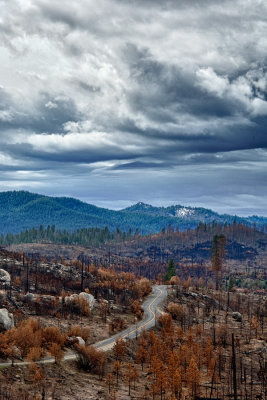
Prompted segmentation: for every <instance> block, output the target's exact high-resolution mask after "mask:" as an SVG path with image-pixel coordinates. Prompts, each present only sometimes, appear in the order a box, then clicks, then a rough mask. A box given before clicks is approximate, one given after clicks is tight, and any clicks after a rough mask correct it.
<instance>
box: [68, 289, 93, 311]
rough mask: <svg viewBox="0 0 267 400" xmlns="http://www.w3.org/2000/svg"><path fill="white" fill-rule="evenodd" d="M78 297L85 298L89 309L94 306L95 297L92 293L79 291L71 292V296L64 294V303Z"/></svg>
mask: <svg viewBox="0 0 267 400" xmlns="http://www.w3.org/2000/svg"><path fill="white" fill-rule="evenodd" d="M78 298H80V299H84V300H86V301H87V303H88V305H89V307H90V310H92V309H93V308H94V304H95V298H94V296H93V295H92V294H89V293H86V292H81V293H80V294H72V295H71V296H66V297H65V303H66V304H68V303H69V302H72V301H73V300H75V299H78ZM61 301H62V300H61Z"/></svg>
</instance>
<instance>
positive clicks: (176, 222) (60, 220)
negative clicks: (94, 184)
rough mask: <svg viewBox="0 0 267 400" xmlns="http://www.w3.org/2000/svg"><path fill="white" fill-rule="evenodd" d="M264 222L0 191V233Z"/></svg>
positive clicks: (143, 231)
mask: <svg viewBox="0 0 267 400" xmlns="http://www.w3.org/2000/svg"><path fill="white" fill-rule="evenodd" d="M234 220H235V221H236V222H237V223H239V222H240V223H244V224H247V225H253V224H254V223H256V224H257V226H258V227H262V226H263V225H266V224H267V218H263V217H256V216H254V217H248V218H240V217H235V216H231V215H219V214H217V213H215V212H213V211H212V210H209V209H205V208H192V207H184V206H180V205H176V206H171V207H166V208H164V207H153V206H150V205H147V204H144V203H137V204H136V205H134V206H132V207H128V208H126V209H124V210H120V211H114V210H108V209H105V208H100V207H96V206H94V205H91V204H87V203H84V202H82V201H80V200H77V199H73V198H66V197H48V196H43V195H39V194H35V193H29V192H25V191H12V192H1V193H0V233H3V234H7V233H19V232H21V231H24V230H26V229H28V230H29V229H31V228H33V227H34V228H39V226H40V225H43V226H44V227H47V226H48V225H50V226H52V225H55V226H56V227H57V229H60V230H67V231H74V230H77V229H82V228H94V227H98V228H102V229H104V228H105V227H106V226H107V227H108V229H109V230H110V231H115V230H116V229H117V228H119V229H120V230H121V231H124V232H128V231H129V229H131V230H132V231H133V232H134V231H135V230H136V229H137V230H138V231H139V233H140V234H149V233H156V232H160V231H161V230H162V229H164V228H167V227H168V226H172V227H173V228H174V229H177V228H178V229H179V230H186V229H189V228H195V227H196V226H197V225H198V224H199V223H200V222H203V223H212V222H213V221H215V222H217V223H232V222H233V221H234Z"/></svg>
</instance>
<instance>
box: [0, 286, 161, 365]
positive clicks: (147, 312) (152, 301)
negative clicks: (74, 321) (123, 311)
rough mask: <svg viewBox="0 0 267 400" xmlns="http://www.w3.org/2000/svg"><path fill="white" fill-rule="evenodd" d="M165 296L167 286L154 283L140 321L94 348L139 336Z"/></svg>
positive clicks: (72, 356)
mask: <svg viewBox="0 0 267 400" xmlns="http://www.w3.org/2000/svg"><path fill="white" fill-rule="evenodd" d="M166 297H167V287H166V286H164V285H160V286H159V285H154V286H153V290H152V293H151V294H150V295H149V296H148V297H147V299H146V300H145V301H144V303H143V304H142V307H143V309H144V317H143V319H142V321H140V322H138V323H137V324H136V325H132V326H130V327H128V328H127V329H125V330H124V331H122V332H119V333H117V334H116V335H114V336H111V337H110V338H108V339H105V340H102V341H100V342H97V343H95V344H93V346H94V347H95V348H96V349H99V350H103V351H108V350H111V349H112V347H113V346H114V344H115V342H116V339H117V338H119V337H121V338H122V339H124V340H127V339H134V338H135V337H136V336H139V335H140V333H141V332H142V330H143V329H150V328H152V327H153V326H154V325H155V322H156V321H155V320H156V313H157V308H158V306H159V305H160V304H161V303H162V302H163V301H164V300H165V299H166ZM76 357H77V356H76V354H75V353H69V354H66V355H65V356H64V358H63V360H64V361H67V360H75V359H76ZM53 362H55V358H54V357H49V358H44V359H42V360H40V361H38V363H39V364H51V363H53ZM28 364H30V363H29V362H28V361H19V362H14V363H13V365H28ZM11 365H12V363H11V361H10V362H7V363H0V367H8V366H11Z"/></svg>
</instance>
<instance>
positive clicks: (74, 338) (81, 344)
mask: <svg viewBox="0 0 267 400" xmlns="http://www.w3.org/2000/svg"><path fill="white" fill-rule="evenodd" d="M67 339H68V340H69V341H70V342H73V343H77V341H78V344H79V345H80V346H84V345H85V341H84V340H83V338H81V337H80V336H68V337H67Z"/></svg>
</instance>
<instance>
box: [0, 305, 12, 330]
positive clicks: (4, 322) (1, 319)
mask: <svg viewBox="0 0 267 400" xmlns="http://www.w3.org/2000/svg"><path fill="white" fill-rule="evenodd" d="M12 328H14V317H13V314H11V313H9V312H8V310H7V309H6V308H1V309H0V330H1V331H6V330H8V329H12Z"/></svg>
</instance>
